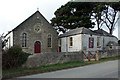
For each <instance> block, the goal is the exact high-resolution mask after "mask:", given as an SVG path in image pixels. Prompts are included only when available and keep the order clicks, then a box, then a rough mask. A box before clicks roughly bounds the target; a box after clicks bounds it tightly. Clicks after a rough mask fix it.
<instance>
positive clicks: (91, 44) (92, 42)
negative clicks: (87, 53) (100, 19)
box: [89, 37, 94, 48]
mask: <svg viewBox="0 0 120 80" xmlns="http://www.w3.org/2000/svg"><path fill="white" fill-rule="evenodd" d="M93 47H94V38H92V37H90V38H89V48H93Z"/></svg>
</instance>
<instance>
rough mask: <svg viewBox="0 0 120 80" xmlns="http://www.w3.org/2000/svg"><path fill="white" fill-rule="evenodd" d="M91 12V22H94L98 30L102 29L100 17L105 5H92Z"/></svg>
mask: <svg viewBox="0 0 120 80" xmlns="http://www.w3.org/2000/svg"><path fill="white" fill-rule="evenodd" d="M93 5H94V7H93V11H92V16H91V20H94V21H95V23H96V25H97V28H98V30H99V29H100V28H101V27H102V25H103V21H102V16H103V11H104V9H105V4H104V3H98V2H97V3H95V4H94V3H93Z"/></svg>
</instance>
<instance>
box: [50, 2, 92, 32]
mask: <svg viewBox="0 0 120 80" xmlns="http://www.w3.org/2000/svg"><path fill="white" fill-rule="evenodd" d="M92 8H93V7H92V4H91V3H86V2H85V3H81V2H77V3H76V2H68V3H67V4H65V5H64V6H61V7H60V8H59V9H57V10H56V12H55V17H54V18H53V19H52V20H51V22H52V23H51V24H52V25H53V26H54V27H55V28H56V29H57V30H59V31H63V32H64V30H66V29H75V28H79V27H86V28H93V27H94V26H93V25H94V23H93V22H91V20H90V19H91V11H92ZM61 26H62V27H61Z"/></svg>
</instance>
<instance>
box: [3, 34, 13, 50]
mask: <svg viewBox="0 0 120 80" xmlns="http://www.w3.org/2000/svg"><path fill="white" fill-rule="evenodd" d="M8 38H9V39H8ZM5 39H6V40H7V39H8V41H7V43H6V46H5V48H10V47H11V46H13V32H10V33H9V34H8V35H7V36H6V37H5Z"/></svg>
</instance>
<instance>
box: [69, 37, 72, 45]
mask: <svg viewBox="0 0 120 80" xmlns="http://www.w3.org/2000/svg"><path fill="white" fill-rule="evenodd" d="M69 42H70V43H69V45H70V46H73V38H72V37H70V38H69Z"/></svg>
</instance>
